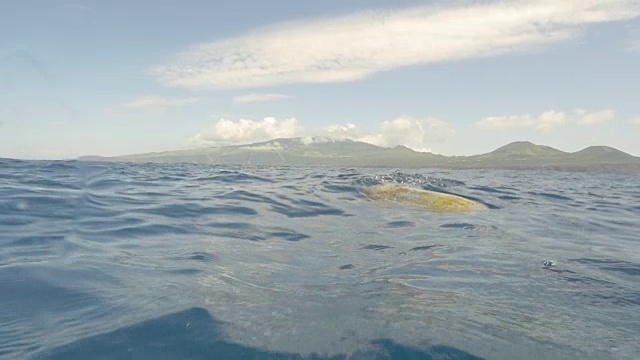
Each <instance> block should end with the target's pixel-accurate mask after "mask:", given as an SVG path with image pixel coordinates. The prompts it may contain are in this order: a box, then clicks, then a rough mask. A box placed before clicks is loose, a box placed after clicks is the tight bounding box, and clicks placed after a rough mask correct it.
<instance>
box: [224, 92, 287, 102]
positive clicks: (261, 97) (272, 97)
mask: <svg viewBox="0 0 640 360" xmlns="http://www.w3.org/2000/svg"><path fill="white" fill-rule="evenodd" d="M290 98H292V96H291V95H286V94H258V93H254V94H246V95H239V96H236V97H234V98H233V102H234V103H236V104H249V103H255V102H269V101H277V100H284V99H290Z"/></svg>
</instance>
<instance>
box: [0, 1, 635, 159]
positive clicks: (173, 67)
mask: <svg viewBox="0 0 640 360" xmlns="http://www.w3.org/2000/svg"><path fill="white" fill-rule="evenodd" d="M638 64H640V0H606V1H605V0H512V1H506V0H505V1H493V0H483V1H479V0H476V1H460V0H454V1H415V0H396V1H382V0H351V1H348V0H323V1H300V0H271V1H262V0H251V1H250V0H234V1H231V0H228V1H227V0H217V1H182V2H176V1H165V0H154V1H151V0H139V1H130V0H129V1H121V0H111V1H71V0H70V1H64V0H61V1H54V0H50V1H48V0H41V1H34V0H4V1H2V3H0V157H8V158H24V159H67V158H74V157H77V156H81V155H104V156H112V155H124V154H132V153H145V152H152V151H164V150H177V149H192V148H198V147H206V146H222V145H231V144H245V143H252V142H258V141H266V140H270V139H272V138H280V137H307V136H323V137H330V138H334V139H352V140H357V141H365V142H369V143H372V144H375V145H379V146H385V147H393V146H396V145H405V146H408V147H410V148H412V149H414V150H417V151H430V152H434V153H439V154H444V155H472V154H479V153H486V152H489V151H492V150H494V149H496V148H498V147H500V146H502V145H506V144H507V143H510V142H513V141H531V142H534V143H536V144H541V145H548V146H552V147H555V148H558V149H560V150H564V151H578V150H581V149H583V148H585V147H587V146H592V145H606V146H612V147H615V148H617V149H620V150H622V151H625V152H628V153H630V154H633V155H636V156H640V70H639V68H640V66H639V65H638Z"/></svg>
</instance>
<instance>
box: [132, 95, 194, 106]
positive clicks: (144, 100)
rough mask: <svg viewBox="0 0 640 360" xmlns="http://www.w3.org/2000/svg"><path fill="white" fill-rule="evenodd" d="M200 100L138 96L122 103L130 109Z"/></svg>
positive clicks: (174, 104)
mask: <svg viewBox="0 0 640 360" xmlns="http://www.w3.org/2000/svg"><path fill="white" fill-rule="evenodd" d="M198 101H200V98H198V97H189V98H171V97H165V96H139V97H136V98H134V99H131V100H129V101H127V102H125V103H123V104H122V107H125V108H130V109H154V108H156V109H157V108H167V107H179V106H186V105H191V104H194V103H196V102H198Z"/></svg>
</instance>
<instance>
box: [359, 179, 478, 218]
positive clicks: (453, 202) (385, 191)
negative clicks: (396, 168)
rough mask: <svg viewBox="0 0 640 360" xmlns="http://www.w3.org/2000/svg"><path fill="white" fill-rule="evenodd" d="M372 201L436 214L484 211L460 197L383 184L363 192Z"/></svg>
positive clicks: (474, 202)
mask: <svg viewBox="0 0 640 360" xmlns="http://www.w3.org/2000/svg"><path fill="white" fill-rule="evenodd" d="M364 193H365V195H367V196H368V197H369V198H370V199H372V200H385V201H394V202H398V203H407V204H412V205H418V206H422V207H426V208H428V209H430V210H432V211H436V212H463V211H471V210H475V209H484V208H486V206H485V205H483V204H481V203H479V202H476V201H472V200H469V199H465V198H463V197H461V196H457V195H451V194H445V193H440V192H436V191H430V190H423V189H416V188H412V187H409V186H405V185H400V184H391V183H385V184H381V185H374V186H371V187H369V188H367V189H366V190H364Z"/></svg>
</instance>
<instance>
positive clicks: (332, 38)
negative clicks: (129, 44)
mask: <svg viewBox="0 0 640 360" xmlns="http://www.w3.org/2000/svg"><path fill="white" fill-rule="evenodd" d="M638 16H640V3H639V2H638V1H636V0H608V1H602V0H564V1H557V0H538V1H529V0H517V1H508V2H507V1H498V2H483V3H471V4H462V5H460V4H457V5H446V6H445V5H434V6H419V7H413V8H405V9H396V10H370V11H364V12H359V13H355V14H352V15H347V16H343V17H339V18H320V19H305V20H301V21H291V22H286V23H281V24H277V25H275V26H271V27H266V28H262V29H254V30H251V31H249V32H248V33H246V34H245V35H242V36H237V37H230V38H226V39H220V40H217V41H214V42H210V43H201V44H196V45H193V46H191V47H189V48H188V49H186V50H184V51H182V52H181V53H179V54H177V55H176V56H175V57H174V58H172V59H169V60H168V61H166V62H165V63H163V64H159V65H157V66H153V67H152V68H151V69H150V73H151V74H153V75H154V76H155V77H156V78H157V79H158V80H159V81H160V82H161V83H163V84H165V85H167V86H174V87H180V88H186V89H191V90H197V89H229V88H256V87H264V86H274V85H282V84H294V83H340V82H351V81H357V80H362V79H366V78H368V77H370V76H372V75H374V74H376V73H379V72H382V71H388V70H391V69H395V68H400V67H406V66H410V65H418V64H429V63H437V62H447V61H456V60H462V59H469V58H478V57H486V56H495V55H499V54H507V53H515V52H522V51H529V50H534V49H539V48H541V47H545V46H548V45H550V44H556V43H561V42H564V41H568V40H571V39H575V38H578V37H580V36H581V35H582V34H583V33H584V32H585V30H586V29H587V28H588V27H589V26H590V25H594V24H601V23H608V22H614V21H622V20H628V19H633V18H635V17H638Z"/></svg>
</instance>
